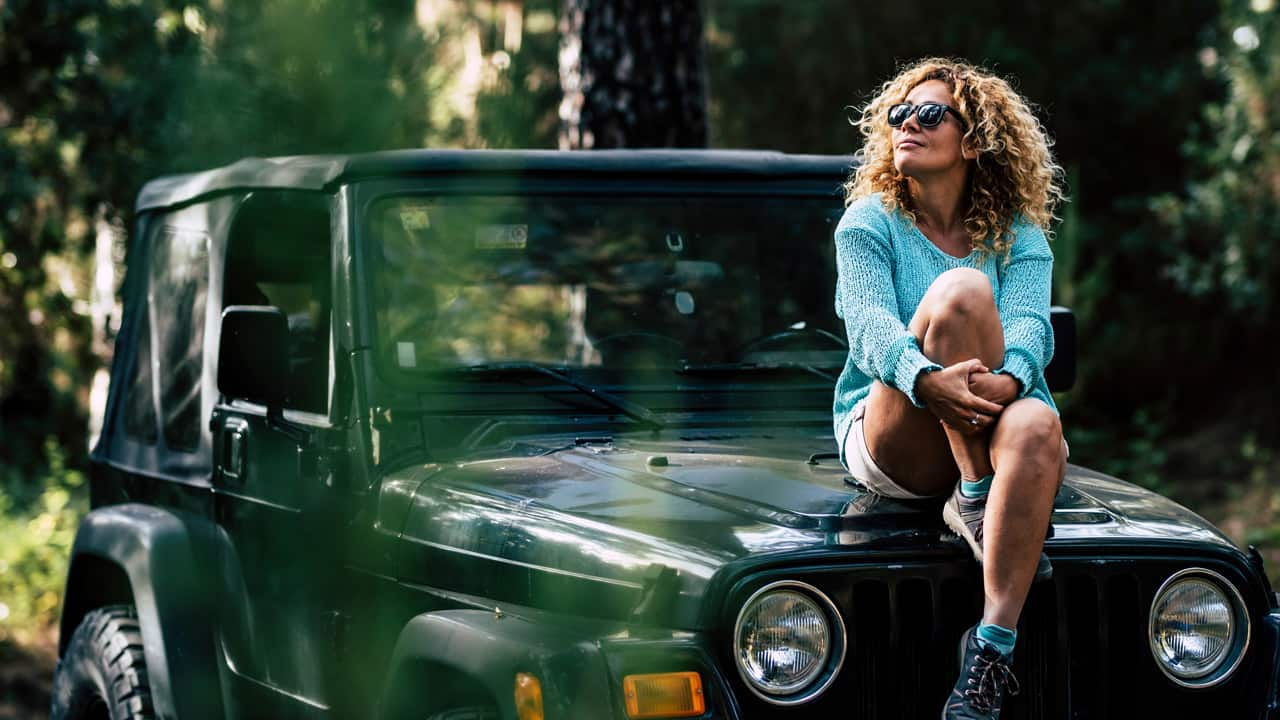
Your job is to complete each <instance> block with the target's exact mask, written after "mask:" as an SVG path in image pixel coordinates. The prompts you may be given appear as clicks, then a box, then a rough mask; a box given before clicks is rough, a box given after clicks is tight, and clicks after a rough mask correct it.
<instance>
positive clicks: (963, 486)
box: [960, 475, 995, 498]
mask: <svg viewBox="0 0 1280 720" xmlns="http://www.w3.org/2000/svg"><path fill="white" fill-rule="evenodd" d="M994 477H995V475H988V476H986V477H984V478H982V479H981V480H965V479H963V478H961V479H960V494H961V495H963V496H965V497H967V498H979V497H986V496H987V493H989V492H991V479H992V478H994Z"/></svg>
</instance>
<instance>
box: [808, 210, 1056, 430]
mask: <svg viewBox="0 0 1280 720" xmlns="http://www.w3.org/2000/svg"><path fill="white" fill-rule="evenodd" d="M1013 232H1014V238H1015V239H1014V242H1013V248H1012V251H1011V253H1010V255H1009V258H1008V262H1005V261H1004V259H1002V258H995V257H990V256H988V257H986V258H982V257H981V256H980V255H979V254H978V253H977V252H972V253H970V254H969V256H968V257H963V258H957V257H953V256H951V255H948V254H946V253H944V252H943V251H942V250H940V249H939V248H938V246H936V245H934V244H933V243H932V242H930V241H929V239H928V238H926V237H925V236H924V234H923V233H921V232H920V230H919V229H918V228H917V227H916V226H915V223H913V222H911V220H910V219H908V218H907V217H906V216H905V215H903V214H902V213H901V212H898V211H894V212H889V211H887V210H886V209H885V207H884V205H883V204H882V203H881V202H880V196H879V195H872V196H870V197H863V198H859V199H858V200H856V201H854V202H853V204H851V205H850V206H849V207H848V208H847V209H846V210H845V212H844V216H843V217H841V218H840V223H839V224H838V225H837V226H836V232H835V241H836V269H837V273H838V276H837V280H836V314H837V315H839V316H840V317H841V318H843V319H844V325H845V331H846V333H847V334H848V336H849V359H848V360H846V361H845V365H844V370H843V371H842V372H841V373H840V379H839V380H838V381H837V382H836V395H835V405H834V407H833V414H834V421H835V433H836V440H837V442H839V443H840V448H841V450H842V451H843V448H844V440H845V436H846V435H847V434H848V432H849V427H850V426H851V425H852V419H851V415H850V413H851V412H852V410H853V406H854V405H856V404H857V403H858V401H859V400H861V399H863V398H865V397H866V396H867V395H868V394H869V393H870V392H871V383H872V381H874V380H880V381H881V382H883V383H884V384H886V385H888V386H890V387H893V388H897V389H898V390H901V391H902V392H904V393H906V395H907V397H908V398H910V399H911V402H912V403H914V404H915V405H916V406H917V407H924V403H922V402H921V401H920V399H919V398H918V397H916V378H917V376H919V374H920V373H921V372H923V371H927V370H940V369H941V368H942V366H941V365H938V364H937V363H934V362H932V361H930V360H929V358H927V357H925V356H924V353H922V352H921V351H920V346H919V343H917V342H916V339H915V338H914V337H913V336H912V335H911V333H909V332H908V331H907V324H908V323H909V322H911V318H912V316H913V315H915V312H916V307H917V306H918V305H919V304H920V300H921V298H923V297H924V294H925V291H927V290H928V289H929V286H930V285H931V284H932V283H933V281H934V280H935V279H936V278H937V277H938V276H939V275H941V274H942V273H943V272H946V271H947V270H951V269H953V268H960V267H968V268H975V269H977V270H981V271H982V272H983V273H985V274H986V276H987V278H989V279H990V280H991V287H992V289H993V290H994V291H995V297H996V308H997V309H998V310H999V312H1000V324H1001V325H1002V326H1003V327H1004V344H1005V353H1004V364H1003V365H1002V366H1001V367H1000V368H997V369H996V370H995V372H999V373H1008V374H1009V375H1012V376H1013V377H1014V378H1015V379H1016V380H1017V381H1018V394H1019V397H1034V398H1038V399H1040V400H1043V401H1044V402H1045V403H1048V405H1049V407H1051V408H1053V409H1054V410H1055V411H1057V406H1056V405H1054V402H1053V397H1052V396H1051V395H1050V394H1049V387H1048V385H1046V384H1045V380H1044V368H1045V366H1046V365H1048V364H1049V359H1050V358H1052V357H1053V331H1052V329H1051V328H1050V325H1049V289H1050V283H1051V280H1052V276H1053V253H1052V252H1050V250H1049V243H1048V241H1047V240H1046V239H1045V236H1044V233H1043V232H1041V230H1040V228H1038V227H1036V226H1035V225H1034V224H1032V223H1030V222H1027V221H1025V220H1023V219H1021V218H1019V219H1018V221H1017V222H1015V223H1014V225H1013Z"/></svg>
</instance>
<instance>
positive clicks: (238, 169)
mask: <svg viewBox="0 0 1280 720" xmlns="http://www.w3.org/2000/svg"><path fill="white" fill-rule="evenodd" d="M852 166H853V158H852V157H851V156H846V155H788V154H785V153H780V152H774V151H760V150H585V151H558V150H395V151H389V152H378V153H367V154H362V155H300V156H295V157H281V158H265V159H264V158H245V159H244V160H241V161H239V162H237V163H234V164H232V165H227V166H226V167H221V168H217V169H214V170H208V171H205V172H198V173H190V174H186V175H169V176H166V177H161V178H157V179H155V180H152V181H151V182H149V183H147V184H146V185H145V186H143V188H142V191H141V192H139V193H138V204H137V209H138V211H139V212H141V211H143V210H149V209H153V208H159V207H164V206H167V205H177V204H181V203H186V202H190V201H192V200H196V199H197V198H200V197H202V196H205V195H211V194H215V193H220V192H226V191H230V190H253V189H292V190H325V189H328V188H330V187H333V186H335V185H337V184H339V183H342V182H347V181H350V180H354V179H357V178H368V177H411V176H415V175H425V174H435V173H467V174H476V175H485V174H495V175H497V174H500V175H511V174H558V173H572V174H597V173H598V174H601V175H619V176H626V175H634V176H644V175H661V176H679V175H687V176H694V177H697V176H701V177H726V176H754V177H773V178H778V179H782V178H796V179H798V178H812V179H815V180H821V179H832V180H836V179H839V178H841V177H843V176H846V175H848V174H849V172H850V170H851V168H852Z"/></svg>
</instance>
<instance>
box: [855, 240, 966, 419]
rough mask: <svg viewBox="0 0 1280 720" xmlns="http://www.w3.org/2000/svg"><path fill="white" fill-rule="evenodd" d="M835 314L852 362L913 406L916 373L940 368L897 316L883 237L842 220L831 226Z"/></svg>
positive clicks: (919, 403)
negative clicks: (834, 269)
mask: <svg viewBox="0 0 1280 720" xmlns="http://www.w3.org/2000/svg"><path fill="white" fill-rule="evenodd" d="M835 242H836V272H837V280H836V314H837V315H839V316H840V317H841V318H843V319H844V326H845V332H846V333H847V335H848V338H849V355H850V357H851V358H852V359H853V364H854V365H855V366H856V367H857V368H858V369H859V370H861V371H862V373H863V374H864V375H866V376H868V377H873V378H876V379H877V380H880V381H881V382H883V383H884V384H886V385H888V386H890V387H892V388H896V389H898V390H900V391H902V392H903V393H904V394H905V395H906V396H907V397H908V398H909V399H910V400H911V402H912V404H914V405H915V406H916V407H924V403H923V402H922V401H921V400H920V399H919V398H918V397H917V396H916V378H917V377H918V376H919V375H920V373H921V372H922V371H934V370H941V369H942V366H941V365H938V364H937V363H935V362H932V361H930V360H929V358H927V357H925V356H924V353H922V352H921V351H920V345H919V343H918V342H917V341H916V338H915V336H913V335H912V334H911V333H910V332H909V331H908V330H907V327H906V325H904V324H903V322H902V320H900V319H899V318H898V312H897V311H898V298H897V296H896V295H895V293H894V288H893V262H892V259H891V249H890V247H889V241H888V238H887V237H884V236H882V235H881V234H880V233H877V232H874V231H871V230H867V229H863V228H859V227H854V226H848V225H841V226H840V227H838V228H836V233H835Z"/></svg>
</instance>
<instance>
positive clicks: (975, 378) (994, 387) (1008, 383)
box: [969, 372, 1018, 407]
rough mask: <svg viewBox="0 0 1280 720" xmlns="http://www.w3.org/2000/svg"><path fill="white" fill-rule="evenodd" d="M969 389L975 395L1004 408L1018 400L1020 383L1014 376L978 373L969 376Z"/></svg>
mask: <svg viewBox="0 0 1280 720" xmlns="http://www.w3.org/2000/svg"><path fill="white" fill-rule="evenodd" d="M969 389H970V390H971V391H973V394H974V395H977V396H978V397H980V398H982V399H984V400H990V401H991V402H993V403H996V404H997V405H1000V406H1002V407H1008V405H1009V403H1011V402H1013V401H1014V400H1017V399H1018V381H1017V380H1016V379H1015V378H1014V377H1013V376H1012V375H1005V374H1003V373H1002V374H999V375H996V374H995V373H989V372H976V373H973V374H972V375H970V376H969Z"/></svg>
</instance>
